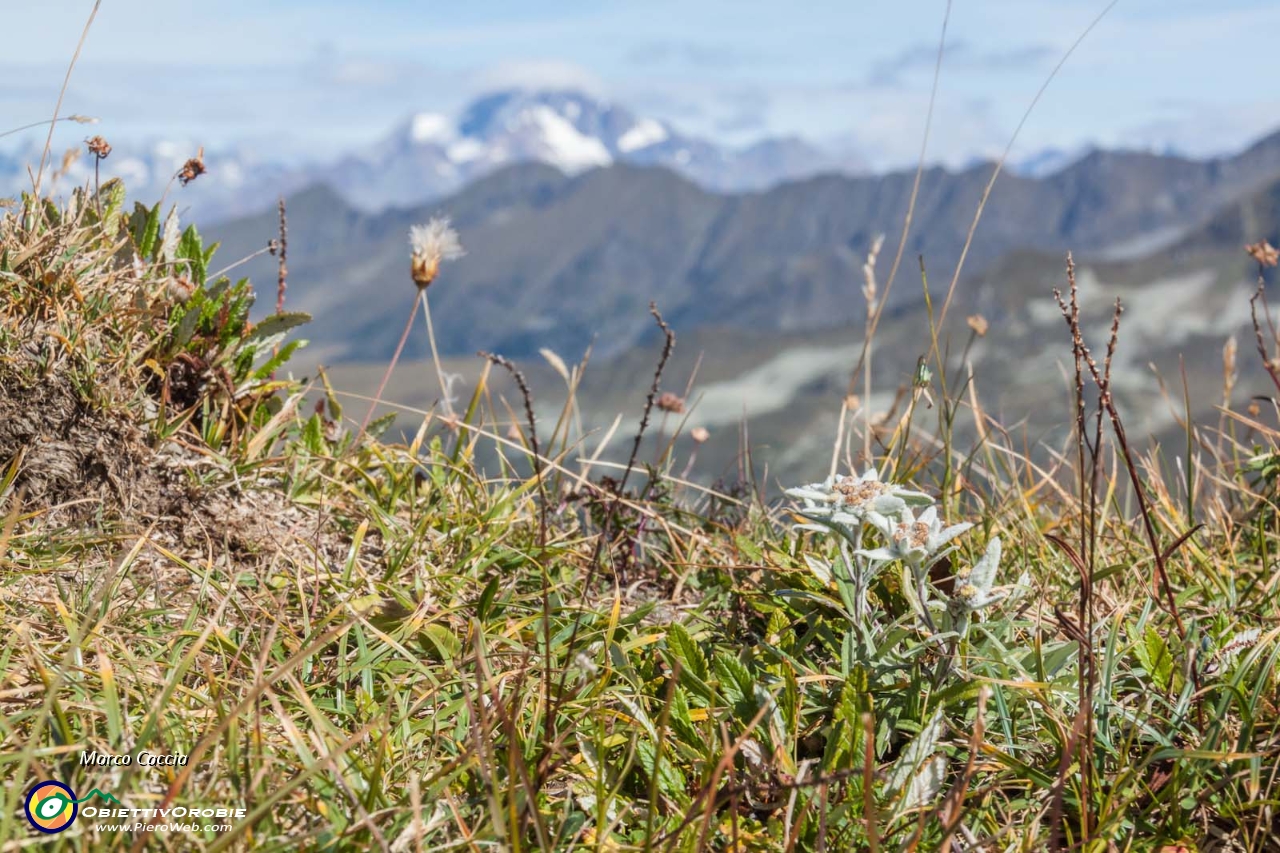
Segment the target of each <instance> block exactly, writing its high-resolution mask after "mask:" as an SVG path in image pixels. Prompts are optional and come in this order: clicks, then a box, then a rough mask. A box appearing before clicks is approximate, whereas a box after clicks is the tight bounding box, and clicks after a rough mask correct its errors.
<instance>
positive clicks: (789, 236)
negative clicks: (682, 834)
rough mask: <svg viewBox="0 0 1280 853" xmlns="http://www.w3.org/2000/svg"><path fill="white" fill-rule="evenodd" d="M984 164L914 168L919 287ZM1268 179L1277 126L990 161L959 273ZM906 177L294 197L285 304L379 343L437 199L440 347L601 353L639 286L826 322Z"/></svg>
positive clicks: (698, 318)
mask: <svg viewBox="0 0 1280 853" xmlns="http://www.w3.org/2000/svg"><path fill="white" fill-rule="evenodd" d="M993 168H994V164H990V163H988V164H984V165H980V166H975V167H971V168H969V169H965V170H961V171H958V172H952V171H949V170H946V169H943V168H941V167H935V168H931V169H927V170H925V172H924V174H923V175H922V177H921V182H920V192H919V197H918V200H917V208H916V213H915V222H914V224H913V229H912V233H911V236H910V237H909V240H908V244H907V246H906V247H905V250H904V255H905V256H907V257H908V258H911V257H915V256H923V257H924V260H925V262H926V264H927V266H928V269H929V270H931V271H932V278H933V280H934V282H939V281H940V282H942V283H941V284H938V283H935V284H934V288H935V290H937V289H938V288H939V287H945V285H946V283H947V282H949V280H950V278H951V273H952V271H953V270H954V268H955V264H956V262H957V260H958V258H959V256H960V253H961V250H962V248H963V245H964V238H965V235H966V234H967V232H968V229H969V226H970V224H971V222H972V218H973V214H974V211H975V210H976V209H977V206H978V204H979V202H980V201H981V199H982V195H983V191H984V189H985V187H986V185H987V182H988V181H989V178H990V175H991V170H992V169H993ZM1278 178H1280V135H1273V136H1271V137H1268V138H1267V139H1264V140H1260V141H1259V143H1258V144H1256V145H1254V146H1251V147H1250V148H1249V149H1247V150H1246V151H1245V152H1242V154H1241V155H1240V156H1239V157H1238V158H1236V159H1233V160H1230V161H1196V160H1191V159H1188V158H1181V157H1169V156H1161V155H1149V154H1134V153H1128V152H1122V153H1117V152H1092V153H1090V154H1088V155H1086V156H1085V157H1083V158H1082V159H1080V160H1079V161H1077V162H1076V163H1073V164H1071V165H1070V166H1068V167H1067V168H1065V169H1063V170H1062V171H1060V172H1058V173H1055V174H1053V175H1050V176H1048V177H1045V178H1028V177H1021V176H1018V175H1004V176H1002V177H1001V178H1000V180H999V181H998V182H997V184H996V185H995V189H994V191H993V193H992V195H991V197H990V199H989V201H988V204H987V208H986V211H985V213H984V217H983V219H982V221H981V223H980V226H979V228H978V230H977V232H976V235H975V240H974V242H973V244H972V246H971V247H970V249H969V253H968V256H967V259H966V272H967V273H972V274H977V273H980V272H982V270H983V269H984V267H985V266H986V265H988V264H990V263H991V262H992V261H994V260H996V259H998V258H1000V257H1001V256H1003V255H1005V254H1007V253H1009V252H1013V251H1018V250H1038V251H1050V252H1059V251H1066V250H1068V249H1071V250H1074V251H1076V252H1078V253H1081V254H1083V255H1087V256H1098V257H1101V256H1103V255H1105V253H1106V251H1107V250H1108V249H1109V248H1110V247H1114V246H1116V245H1119V244H1122V243H1126V242H1128V243H1133V242H1134V241H1140V240H1143V239H1147V238H1149V237H1150V236H1151V235H1152V234H1158V233H1163V232H1168V233H1175V234H1181V233H1186V232H1187V231H1188V230H1189V229H1192V228H1193V227H1194V226H1196V225H1198V224H1200V223H1201V221H1202V220H1203V219H1204V218H1205V217H1206V215H1208V213H1209V212H1212V211H1213V210H1215V209H1217V208H1219V207H1221V206H1223V205H1225V204H1227V203H1229V202H1231V201H1233V200H1234V199H1236V198H1238V197H1240V196H1243V195H1245V194H1247V193H1249V192H1252V191H1256V190H1257V188H1258V187H1260V186H1262V185H1265V184H1266V183H1267V182H1269V181H1271V180H1274V179H1278ZM913 183H914V173H912V172H908V171H903V172H895V173H890V174H888V175H884V176H878V177H866V176H863V177H857V176H845V175H831V174H823V175H818V176H813V177H808V178H805V179H803V180H798V181H792V182H787V183H784V184H781V185H779V186H777V187H774V188H771V189H768V190H761V191H754V192H746V193H735V194H720V193H714V192H711V191H708V190H706V189H704V188H702V187H700V186H698V185H696V184H694V183H693V182H691V181H689V180H687V179H686V178H684V177H682V176H680V175H677V174H676V173H674V172H672V171H671V170H669V169H665V168H662V167H658V166H641V165H631V164H613V165H611V166H609V167H606V168H599V169H591V170H586V171H581V172H578V173H576V174H573V175H565V174H563V173H562V172H560V171H558V170H556V169H554V168H552V167H549V166H546V165H543V164H537V163H532V164H516V165H511V166H508V167H505V168H503V169H499V170H498V171H496V172H494V173H491V174H489V175H487V176H485V177H483V178H481V179H479V180H477V181H475V182H473V183H471V184H469V185H468V186H467V187H465V188H463V189H462V190H461V191H460V192H458V193H456V194H454V195H452V196H450V197H448V198H446V199H443V200H441V201H439V202H437V203H431V204H426V205H418V206H412V207H402V208H394V209H391V210H388V211H385V212H382V213H379V214H367V213H364V212H361V211H359V210H356V209H355V208H353V207H351V206H346V205H343V206H339V205H337V204H336V203H335V202H334V200H333V199H332V198H331V199H328V200H327V201H325V202H323V203H322V204H321V205H320V206H319V208H318V209H309V208H310V207H311V205H308V204H307V203H305V202H302V203H299V202H298V201H297V200H296V198H299V197H295V201H294V202H292V203H291V205H290V211H291V213H290V225H291V227H290V234H291V237H293V235H296V234H299V233H303V234H305V233H306V232H308V231H310V230H313V229H314V231H315V233H316V234H319V235H322V236H321V237H319V238H317V239H315V240H312V241H311V242H310V243H309V244H304V248H300V249H295V247H294V245H293V244H291V247H290V248H291V252H290V268H291V272H292V275H293V279H292V281H293V282H294V286H293V287H292V288H291V291H290V294H291V297H293V298H295V299H296V300H297V303H296V307H298V308H300V309H302V310H310V311H312V312H313V313H314V314H315V317H316V319H315V322H314V324H313V327H312V329H311V336H312V338H313V339H314V340H315V341H316V342H317V343H318V344H320V345H321V346H323V347H324V351H326V352H328V353H331V354H332V355H333V356H334V357H335V358H336V359H346V360H379V359H382V358H385V357H386V355H387V354H388V352H387V348H388V344H389V342H388V338H390V339H392V340H393V339H394V335H387V334H386V331H385V330H386V329H387V328H388V327H390V326H394V325H395V324H396V322H397V320H395V319H394V318H396V317H399V316H402V312H403V311H404V310H405V303H406V301H407V300H408V299H409V298H410V296H411V292H410V291H408V290H406V288H407V285H406V284H403V283H402V282H406V281H407V279H406V278H405V275H406V273H405V269H406V264H407V248H406V246H407V244H406V243H405V239H404V235H405V233H406V232H407V229H408V227H409V226H410V225H411V224H413V223H415V222H420V221H423V220H425V219H426V218H428V217H430V216H432V215H439V214H446V215H450V216H452V217H453V219H454V222H455V224H456V226H457V227H458V229H459V231H460V232H461V234H462V239H463V243H464V245H466V246H467V248H468V255H467V257H465V258H463V259H461V260H460V261H458V262H457V263H456V264H451V265H450V266H449V267H448V268H447V270H446V271H445V272H444V273H443V274H442V276H441V281H440V282H439V283H438V285H436V286H434V287H433V290H432V291H431V294H430V295H431V299H432V307H433V312H434V313H435V314H436V316H438V317H439V318H440V321H439V322H437V335H438V337H439V342H440V345H441V347H442V349H443V350H444V351H445V352H448V353H455V354H460V353H470V352H474V351H475V350H476V349H479V348H486V349H497V350H501V351H503V352H506V353H509V354H511V355H516V356H519V355H527V354H530V353H533V352H536V351H537V350H538V349H539V348H540V347H542V346H551V347H552V348H555V349H557V350H560V351H565V352H579V351H581V350H582V349H584V348H585V347H587V346H589V345H591V343H592V341H595V342H596V352H597V353H598V354H599V355H601V356H607V355H609V354H612V353H616V352H620V351H622V350H625V349H626V348H628V347H630V346H632V345H634V344H635V343H636V342H637V341H638V340H639V338H640V336H642V335H643V334H644V328H645V327H644V324H643V323H638V322H637V318H640V317H643V316H644V312H645V309H646V306H647V304H648V302H649V300H650V299H657V300H658V302H659V304H660V305H661V306H662V307H663V310H664V312H665V313H666V315H667V316H668V318H669V319H671V320H672V321H673V322H678V323H679V324H681V325H682V326H683V327H685V328H692V327H697V326H701V325H707V324H711V323H718V324H723V325H728V326H732V327H737V328H745V329H752V330H756V331H758V332H759V333H760V334H768V333H772V332H776V331H803V330H810V329H812V330H817V329H824V328H833V327H839V326H843V325H848V324H851V323H854V322H857V321H860V319H861V317H862V316H863V313H864V311H865V309H864V307H863V305H862V300H861V296H860V294H859V291H860V282H861V280H862V265H863V262H864V260H865V256H866V252H867V250H868V248H869V247H870V245H871V244H872V242H873V241H874V240H875V238H876V236H877V235H878V234H880V233H884V232H888V234H889V235H890V240H889V242H888V245H887V247H886V254H889V253H892V252H893V251H894V250H896V240H895V237H896V233H895V232H896V230H897V229H898V228H899V227H900V225H901V222H902V219H903V216H904V215H905V212H906V208H907V204H908V201H909V199H910V195H911V189H912V185H913ZM300 198H304V199H305V198H306V196H301V197H300ZM274 231H275V216H274V213H273V212H271V211H268V212H266V213H264V214H262V215H261V216H259V217H257V218H249V219H245V220H240V221H238V222H234V223H227V224H226V226H225V227H222V228H219V229H214V233H215V235H216V236H218V237H219V238H221V239H223V240H224V243H225V245H226V246H227V247H228V250H229V251H230V253H231V254H233V255H235V256H245V255H249V254H251V253H252V252H253V251H254V250H256V249H257V248H258V247H260V246H261V245H262V244H264V243H265V241H266V239H268V238H269V237H270V236H271V235H273V234H274ZM294 239H297V238H294ZM303 239H306V238H303ZM890 256H891V255H890ZM272 263H273V262H272V260H271V259H270V258H260V259H258V260H257V261H256V262H254V263H251V264H250V265H249V268H248V270H249V272H250V273H251V274H252V275H254V277H255V278H258V279H260V280H270V279H271V278H272V277H273V270H272V269H271V264H272ZM255 264H256V267H255ZM914 266H915V264H914V263H911V264H909V265H908V266H907V267H906V268H905V269H908V270H910V269H913V268H914ZM883 274H884V273H883V271H882V275H883ZM913 279H916V276H915V275H912V274H907V275H906V276H905V277H904V279H903V281H900V282H898V283H897V284H896V285H895V287H894V289H893V291H892V292H891V294H890V297H889V298H890V306H889V307H890V308H891V309H893V310H896V309H897V308H899V307H904V306H908V305H911V304H914V303H916V302H918V301H919V300H920V299H921V290H920V286H919V284H918V281H913ZM1009 287H1016V283H1010V284H1009ZM424 349H425V341H424V340H418V339H417V338H416V337H415V338H413V339H411V342H410V353H411V355H412V354H413V353H415V352H417V353H418V354H421V351H423V350H424Z"/></svg>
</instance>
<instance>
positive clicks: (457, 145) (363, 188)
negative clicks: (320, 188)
mask: <svg viewBox="0 0 1280 853" xmlns="http://www.w3.org/2000/svg"><path fill="white" fill-rule="evenodd" d="M92 132H93V129H92V128H86V134H85V135H86V136H88V135H91V134H92ZM43 143H44V138H43V137H42V136H38V135H36V136H32V137H30V138H29V139H28V140H27V141H26V143H25V144H24V145H23V146H22V147H20V148H19V149H17V150H10V151H9V153H8V154H5V153H0V193H17V192H20V191H21V190H22V189H25V188H27V186H28V185H29V181H28V177H27V167H28V165H31V166H33V167H34V164H35V163H37V162H38V161H39V159H40V149H41V148H42V147H43ZM197 148H198V145H197V144H195V143H194V142H188V141H173V140H162V141H157V142H152V143H150V144H146V145H130V144H127V143H124V142H119V143H118V144H116V149H115V151H114V152H113V153H112V155H111V157H110V158H109V159H107V160H106V161H104V162H103V164H102V175H103V177H104V179H105V178H106V177H108V176H113V175H119V176H120V177H122V178H124V179H125V180H126V182H127V184H128V186H129V188H130V190H131V192H132V193H133V195H134V196H135V197H137V198H159V197H160V195H161V193H163V192H164V190H165V188H166V187H167V186H168V185H169V183H170V180H171V179H172V177H173V174H174V173H175V172H176V171H177V170H178V169H179V168H180V167H181V165H182V163H183V162H184V161H185V160H186V159H187V158H188V157H190V156H192V155H194V154H195V152H196V150H197ZM61 156H62V152H61V151H54V152H53V159H54V161H55V162H54V168H57V164H58V161H59V159H60V158H61ZM205 159H206V162H207V164H208V167H209V172H208V174H207V175H205V176H204V177H202V178H201V179H200V180H199V181H197V182H196V183H194V184H192V185H191V186H190V187H187V188H185V189H184V190H183V192H182V194H181V196H180V197H179V198H178V199H177V200H178V201H179V202H180V203H181V204H182V205H183V207H184V208H186V209H188V212H189V214H190V215H192V216H194V217H196V218H197V219H198V220H200V221H202V222H213V221H218V220H222V219H227V218H232V217H235V216H238V215H244V214H247V213H250V212H254V211H256V210H258V209H260V208H263V207H266V206H267V205H269V204H270V203H271V202H272V201H273V200H274V199H275V198H276V197H277V196H279V195H288V194H290V193H293V192H296V191H298V190H299V189H301V188H303V187H306V186H309V185H312V184H316V183H324V184H327V185H329V186H330V187H332V188H333V189H334V190H336V191H337V192H338V193H339V195H341V196H342V198H343V199H344V201H346V202H347V203H349V204H351V205H353V206H355V207H357V208H359V209H361V210H366V211H370V212H374V211H379V210H383V209H385V208H388V207H391V206H408V205H415V204H421V203H423V202H428V201H432V200H435V199H438V198H441V197H443V196H445V195H447V194H449V193H453V192H456V191H457V190H459V189H460V188H462V187H463V186H465V185H466V184H468V183H469V182H471V181H473V180H475V179H477V178H479V177H482V176H484V175H487V174H490V173H492V172H494V171H495V170H497V169H500V168H503V167H505V166H509V165H511V164H515V163H525V162H538V163H546V164H548V165H551V166H554V167H556V168H557V169H560V170H561V171H563V172H565V173H567V174H576V173H578V172H581V171H584V170H587V169H592V168H598V167H603V166H609V165H611V164H614V163H628V164H634V165H645V166H665V167H667V168H669V169H671V170H673V171H675V172H677V173H678V174H681V175H683V176H684V177H686V178H688V179H689V180H691V181H693V182H694V183H696V184H698V185H699V186H701V187H704V188H706V189H709V190H713V191H721V192H740V191H745V190H754V189H763V188H766V187H769V186H773V185H775V184H778V183H781V182H783V181H787V180H794V179H797V178H802V177H806V176H810V175H815V174H819V173H822V172H846V173H854V172H860V171H863V169H864V165H863V164H862V163H861V162H860V161H858V160H857V159H856V158H854V157H852V156H849V155H837V154H833V153H830V152H827V151H825V150H823V149H821V148H819V147H818V146H815V145H813V144H811V143H809V142H806V141H804V140H801V139H798V138H778V139H765V140H762V141H760V142H758V143H756V144H754V145H750V146H748V147H745V148H734V147H729V146H724V145H718V144H716V143H713V142H709V141H707V140H704V139H698V138H696V137H692V136H688V135H685V134H683V133H681V132H679V131H678V130H677V129H676V128H675V127H673V126H672V125H670V124H668V123H667V122H663V121H659V120H658V119H655V118H649V117H644V116H638V115H636V114H634V113H633V112H631V111H630V110H628V109H626V108H625V107H623V106H621V105H618V104H615V103H612V102H610V101H607V100H604V99H600V98H595V97H592V96H589V95H585V94H583V93H581V92H574V91H542V92H529V91H523V90H510V91H502V92H497V93H493V94H489V95H485V96H483V97H481V98H479V99H477V100H476V101H474V102H472V103H471V104H470V105H469V106H467V107H466V108H465V109H463V110H462V112H461V113H460V114H458V115H457V116H447V115H443V114H439V113H429V112H423V113H417V114H415V115H412V116H410V117H409V118H407V119H406V120H405V121H403V122H402V123H401V124H400V125H399V126H398V127H396V128H395V129H394V130H392V131H391V132H390V134H389V135H388V136H386V137H385V138H384V139H382V140H381V141H379V142H377V143H375V144H373V145H371V146H369V147H367V148H365V149H362V150H356V151H351V152H349V153H346V154H344V155H342V156H340V157H338V158H337V159H336V160H334V161H332V162H324V163H308V164H304V165H299V164H298V163H296V162H291V163H288V164H286V163H284V162H281V161H279V160H274V159H270V158H263V157H261V156H260V155H258V154H256V153H255V152H254V150H253V149H252V148H251V147H248V146H240V147H234V148H230V149H225V150H213V149H210V150H209V151H207V152H206V156H205ZM92 175H93V162H92V159H91V158H89V157H88V156H81V157H80V158H79V159H78V160H77V161H75V162H74V163H72V164H71V167H70V169H69V170H68V171H67V172H66V175H65V177H64V178H63V185H66V184H68V183H69V184H81V183H83V182H85V181H86V180H90V179H91V177H92Z"/></svg>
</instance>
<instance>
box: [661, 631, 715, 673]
mask: <svg viewBox="0 0 1280 853" xmlns="http://www.w3.org/2000/svg"><path fill="white" fill-rule="evenodd" d="M667 648H669V649H671V652H672V654H674V655H675V656H676V658H677V659H678V660H679V661H680V666H681V667H683V668H684V669H685V671H686V672H688V673H689V674H690V675H693V676H695V677H697V678H699V679H701V680H702V681H706V680H707V675H708V672H707V658H706V656H705V655H703V653H702V649H701V648H700V647H699V646H698V644H697V643H696V642H694V640H693V637H691V636H689V632H688V631H687V630H686V629H685V627H684V626H683V625H681V624H680V623H679V622H673V623H672V624H671V625H670V627H668V628H667Z"/></svg>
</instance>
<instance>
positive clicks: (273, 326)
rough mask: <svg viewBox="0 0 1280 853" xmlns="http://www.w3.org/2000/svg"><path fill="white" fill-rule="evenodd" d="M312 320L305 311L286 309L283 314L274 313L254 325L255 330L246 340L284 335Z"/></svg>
mask: <svg viewBox="0 0 1280 853" xmlns="http://www.w3.org/2000/svg"><path fill="white" fill-rule="evenodd" d="M310 322H311V315H310V314H307V313H305V312H303V311H286V312H285V313H283V314H272V315H271V316H269V317H267V318H265V319H264V320H263V321H262V322H261V323H259V324H258V325H256V326H254V327H253V331H252V332H250V333H249V335H248V336H247V337H246V338H245V341H246V342H247V341H256V340H262V339H264V338H269V337H272V336H274V335H282V334H284V333H285V332H288V331H289V330H290V329H296V328H297V327H298V326H302V325H304V324H306V323H310Z"/></svg>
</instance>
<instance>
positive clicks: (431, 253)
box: [409, 216, 466, 287]
mask: <svg viewBox="0 0 1280 853" xmlns="http://www.w3.org/2000/svg"><path fill="white" fill-rule="evenodd" d="M409 247H410V248H411V249H412V250H413V261H412V265H411V267H410V272H411V274H412V275H413V281H414V283H415V284H417V285H418V287H426V286H427V285H429V284H431V282H433V281H435V279H436V274H437V273H439V272H440V262H441V261H452V260H454V259H456V258H460V257H462V256H463V255H465V254H466V252H465V251H463V249H462V243H461V242H459V241H458V232H457V231H454V230H453V228H452V227H451V226H450V224H449V218H448V217H447V216H443V217H441V216H435V217H432V218H431V220H430V221H429V222H428V223H427V224H426V225H415V226H413V227H412V228H410V229H409Z"/></svg>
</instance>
